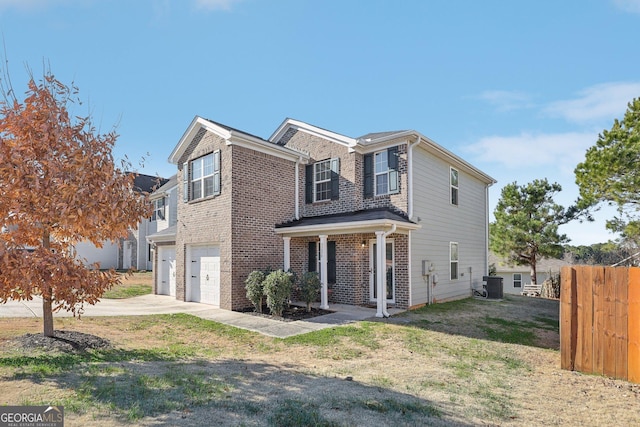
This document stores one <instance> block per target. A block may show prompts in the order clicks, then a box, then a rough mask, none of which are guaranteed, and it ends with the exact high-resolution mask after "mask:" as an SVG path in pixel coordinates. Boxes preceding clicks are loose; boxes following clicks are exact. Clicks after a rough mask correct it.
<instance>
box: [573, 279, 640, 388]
mask: <svg viewBox="0 0 640 427" xmlns="http://www.w3.org/2000/svg"><path fill="white" fill-rule="evenodd" d="M561 286H562V289H561V294H560V352H561V354H560V357H561V362H560V365H561V367H562V368H563V369H572V370H573V369H575V370H578V371H581V372H585V373H596V374H604V375H607V376H611V377H614V378H619V379H623V380H629V381H633V382H638V383H640V268H637V267H631V268H627V267H593V266H572V267H564V268H563V269H562V283H561Z"/></svg>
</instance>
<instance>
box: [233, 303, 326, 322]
mask: <svg viewBox="0 0 640 427" xmlns="http://www.w3.org/2000/svg"><path fill="white" fill-rule="evenodd" d="M239 311H240V312H241V313H246V314H251V315H253V316H260V317H265V318H267V319H274V320H280V321H282V322H295V321H296V320H306V319H311V318H314V317H317V316H324V315H325V314H331V313H333V311H330V310H322V309H320V308H315V307H311V311H310V312H307V307H300V306H297V305H290V306H289V307H286V308H285V309H284V310H283V311H282V317H278V316H273V315H271V314H270V313H269V308H268V307H267V306H266V305H265V306H264V307H262V313H258V312H256V311H255V309H254V308H253V307H249V308H245V309H244V310H239Z"/></svg>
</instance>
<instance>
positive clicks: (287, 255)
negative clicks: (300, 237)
mask: <svg viewBox="0 0 640 427" xmlns="http://www.w3.org/2000/svg"><path fill="white" fill-rule="evenodd" d="M283 239H284V265H283V269H284V271H289V270H290V269H291V237H283Z"/></svg>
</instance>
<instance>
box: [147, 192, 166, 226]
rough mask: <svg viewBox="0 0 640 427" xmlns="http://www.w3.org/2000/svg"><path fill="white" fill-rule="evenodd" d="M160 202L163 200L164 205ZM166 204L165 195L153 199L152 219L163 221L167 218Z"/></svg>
mask: <svg viewBox="0 0 640 427" xmlns="http://www.w3.org/2000/svg"><path fill="white" fill-rule="evenodd" d="M159 202H162V206H160V205H159ZM166 205H167V204H166V202H165V198H164V197H161V198H159V199H156V200H154V201H153V214H152V215H151V221H159V220H162V221H163V220H165V219H167V215H166V213H167V212H166Z"/></svg>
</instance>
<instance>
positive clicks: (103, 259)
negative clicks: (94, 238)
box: [76, 242, 118, 269]
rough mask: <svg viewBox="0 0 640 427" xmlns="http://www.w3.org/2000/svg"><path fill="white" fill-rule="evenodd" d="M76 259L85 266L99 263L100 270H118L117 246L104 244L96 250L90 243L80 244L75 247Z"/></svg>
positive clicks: (108, 243) (115, 244)
mask: <svg viewBox="0 0 640 427" xmlns="http://www.w3.org/2000/svg"><path fill="white" fill-rule="evenodd" d="M76 258H78V259H81V260H82V262H83V263H84V264H85V265H87V266H91V265H92V264H93V263H94V262H99V263H100V268H102V269H109V268H118V244H117V243H113V242H104V243H103V246H102V247H101V248H98V247H96V246H95V245H94V244H93V243H91V242H80V243H78V244H77V245H76Z"/></svg>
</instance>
